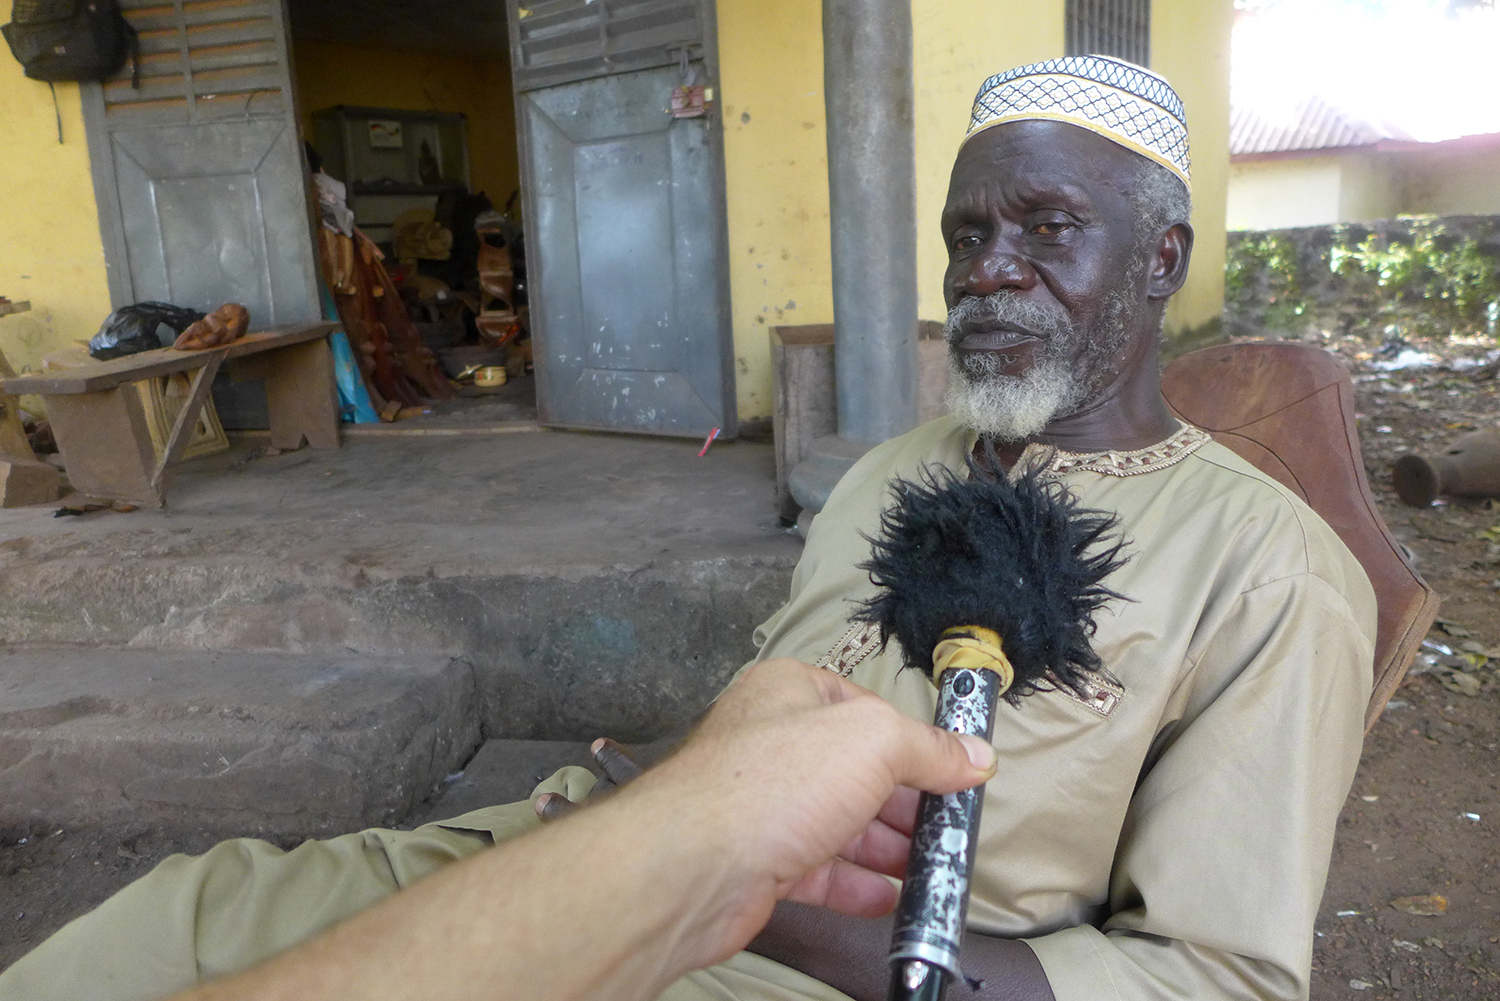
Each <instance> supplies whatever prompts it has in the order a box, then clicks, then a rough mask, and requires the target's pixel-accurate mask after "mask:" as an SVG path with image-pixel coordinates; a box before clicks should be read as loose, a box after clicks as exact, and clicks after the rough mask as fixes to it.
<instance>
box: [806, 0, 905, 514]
mask: <svg viewBox="0 0 1500 1001" xmlns="http://www.w3.org/2000/svg"><path fill="white" fill-rule="evenodd" d="M823 86H824V102H825V104H826V106H827V112H828V189H829V211H830V229H831V233H830V235H831V243H832V251H833V320H834V371H835V390H836V394H837V397H838V434H837V435H836V436H830V437H829V438H827V439H820V440H819V441H818V442H817V443H815V444H814V447H813V451H812V454H810V455H809V456H808V458H807V459H805V460H804V461H803V462H802V463H801V464H800V465H799V466H798V467H797V468H796V469H795V470H794V471H793V473H792V476H791V490H792V494H793V496H794V497H795V498H796V499H797V501H798V502H799V503H800V504H801V505H802V506H803V507H804V508H806V509H808V510H811V511H815V512H816V511H818V510H821V509H822V506H823V503H824V502H825V501H826V500H827V499H828V494H829V492H830V491H831V490H832V489H833V487H834V484H835V483H837V482H838V479H839V477H841V476H842V475H843V474H844V472H845V471H846V470H847V469H848V468H849V466H851V465H852V464H853V463H854V460H855V459H857V458H858V457H859V456H860V455H862V454H863V453H864V452H865V451H866V450H868V449H869V448H870V446H872V445H876V444H879V443H880V442H882V441H885V440H886V439H888V438H893V437H895V436H896V435H899V434H901V433H903V432H905V431H909V430H910V429H911V428H913V427H915V426H916V423H917V265H916V245H917V233H916V151H915V140H914V129H913V119H912V106H913V97H912V50H911V3H910V0H823Z"/></svg>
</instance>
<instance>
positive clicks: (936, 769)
mask: <svg viewBox="0 0 1500 1001" xmlns="http://www.w3.org/2000/svg"><path fill="white" fill-rule="evenodd" d="M893 711H894V710H893ZM896 717H897V718H896V719H895V721H894V722H895V725H896V726H897V727H898V733H897V734H896V735H895V736H896V739H894V740H892V741H890V742H888V744H887V746H888V747H890V748H891V750H892V753H891V754H890V756H889V757H888V758H887V761H889V762H890V764H891V767H892V777H893V778H894V779H895V780H896V784H897V785H898V786H910V787H911V788H913V789H922V790H924V791H926V792H936V793H949V792H958V791H959V790H961V789H969V788H972V787H973V786H976V785H979V784H980V783H982V782H988V781H989V780H990V779H991V778H993V777H994V774H995V768H996V758H995V749H994V748H993V747H992V746H990V743H989V741H987V740H985V739H984V738H982V737H975V736H973V735H972V734H966V733H950V732H948V731H946V730H940V729H938V728H937V727H935V726H931V725H930V724H926V723H918V722H917V721H916V720H913V719H909V718H907V717H905V716H901V715H899V714H896Z"/></svg>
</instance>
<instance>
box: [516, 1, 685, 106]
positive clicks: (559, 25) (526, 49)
mask: <svg viewBox="0 0 1500 1001" xmlns="http://www.w3.org/2000/svg"><path fill="white" fill-rule="evenodd" d="M703 20H704V15H703V11H702V0H539V2H536V3H527V2H526V0H521V2H520V3H519V4H516V3H514V0H513V2H512V4H511V58H512V66H513V72H514V75H515V82H516V89H517V90H521V91H527V90H535V89H537V88H540V87H551V86H555V85H557V84H561V83H569V82H572V81H575V80H588V79H591V78H593V77H600V76H606V75H609V74H613V73H623V72H626V71H629V70H639V69H650V68H651V67H654V66H667V65H671V64H672V63H675V62H677V61H678V60H679V59H680V58H681V56H680V53H681V52H682V51H683V50H684V49H687V50H688V54H689V57H690V58H693V59H703V58H708V59H709V61H710V65H712V59H713V54H711V53H705V52H704V51H703V39H704V37H705V35H706V31H705V26H704V23H703Z"/></svg>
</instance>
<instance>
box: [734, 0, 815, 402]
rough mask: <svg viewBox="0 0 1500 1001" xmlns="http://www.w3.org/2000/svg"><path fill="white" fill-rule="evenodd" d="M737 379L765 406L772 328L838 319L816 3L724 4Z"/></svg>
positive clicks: (740, 0) (744, 0)
mask: <svg viewBox="0 0 1500 1001" xmlns="http://www.w3.org/2000/svg"><path fill="white" fill-rule="evenodd" d="M718 8H719V86H720V91H721V95H722V97H721V99H722V101H723V105H722V111H723V119H724V174H725V182H726V185H727V202H728V206H729V213H728V223H729V283H730V298H731V303H732V306H733V324H734V353H735V383H736V387H737V391H738V395H739V413H740V416H741V417H742V418H750V417H764V416H766V415H768V414H770V412H771V348H770V335H769V330H770V328H771V327H773V326H777V325H779V324H799V323H830V322H832V320H833V292H832V287H831V285H832V264H831V262H830V256H829V236H828V139H827V126H826V119H825V117H824V114H823V14H822V4H821V3H820V2H819V0H720V2H719V5H718Z"/></svg>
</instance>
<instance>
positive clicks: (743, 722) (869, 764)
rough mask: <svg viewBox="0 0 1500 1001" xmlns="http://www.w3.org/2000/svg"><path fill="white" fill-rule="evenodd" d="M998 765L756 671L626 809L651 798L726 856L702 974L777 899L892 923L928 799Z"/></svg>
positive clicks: (842, 690)
mask: <svg viewBox="0 0 1500 1001" xmlns="http://www.w3.org/2000/svg"><path fill="white" fill-rule="evenodd" d="M994 768H995V754H994V750H993V748H991V747H990V745H989V744H988V743H986V742H985V741H983V740H980V739H978V738H974V737H960V736H958V735H956V734H951V733H947V732H945V731H942V730H939V729H937V728H936V727H933V726H929V725H927V724H925V723H919V722H917V721H915V720H913V719H910V718H908V717H906V716H903V715H902V714H901V713H899V712H898V711H897V710H896V709H894V708H893V707H892V706H891V705H890V704H889V703H887V702H886V701H884V700H883V699H881V698H879V697H878V696H876V695H874V694H873V693H871V692H869V691H867V690H866V689H863V688H860V687H859V686H857V685H854V684H852V683H850V682H848V681H845V680H844V679H842V678H839V677H838V676H837V675H834V674H832V673H831V672H829V671H826V670H819V669H817V668H814V667H811V666H809V665H807V664H803V663H800V662H797V661H791V660H779V661H768V662H765V663H762V664H758V665H756V666H755V667H753V668H751V669H750V670H749V671H747V672H746V673H745V674H744V675H743V676H742V677H741V678H740V680H739V681H738V682H737V683H736V684H734V685H733V686H731V687H730V688H729V690H728V691H726V692H725V693H724V695H723V696H721V697H720V699H719V701H718V703H717V704H716V705H715V706H714V708H713V710H712V711H711V712H710V713H709V714H708V716H707V717H706V718H705V720H704V721H703V723H702V725H701V726H700V727H699V729H698V731H697V732H696V733H694V734H693V736H692V738H691V739H690V740H689V741H688V742H687V744H686V745H684V747H683V748H682V749H681V750H680V751H679V752H678V753H677V754H676V755H674V756H673V757H672V758H669V759H668V760H667V761H666V762H664V763H663V764H661V765H659V766H658V767H657V768H656V769H654V770H652V771H650V772H648V773H646V775H645V776H643V777H642V778H641V779H639V780H638V781H637V782H635V783H634V784H633V785H632V786H631V787H630V788H629V789H626V790H625V791H623V792H621V793H620V794H619V795H618V796H617V797H615V800H616V803H617V805H618V806H619V807H622V808H623V807H626V806H630V807H633V808H638V806H639V805H644V803H645V802H647V801H649V802H650V803H652V804H653V808H654V809H657V810H660V811H661V813H660V814H659V815H660V816H663V817H680V818H681V825H680V828H681V833H684V834H687V835H688V837H689V843H690V844H692V843H698V844H702V845H703V847H704V849H705V850H708V851H710V852H713V851H714V846H715V845H717V846H718V851H719V852H721V853H722V858H721V865H720V869H721V872H720V874H719V875H720V876H721V881H720V882H719V883H717V884H716V885H715V886H714V888H713V890H712V892H705V893H703V894H700V899H699V900H698V901H697V905H698V906H697V908H696V910H695V912H694V913H695V914H696V916H695V918H694V919H693V920H694V924H693V925H691V926H689V927H690V928H692V929H696V931H697V933H698V935H697V937H698V938H699V942H698V945H697V948H698V949H699V950H700V951H698V952H697V953H696V954H695V955H693V956H692V958H691V963H692V965H691V966H689V967H686V968H693V967H694V966H702V965H708V964H710V963H713V962H717V961H719V960H721V959H723V958H725V957H726V956H729V955H731V954H733V953H734V952H735V951H736V950H738V949H740V948H742V947H743V946H744V945H745V944H746V943H747V942H748V941H749V940H750V939H751V938H752V937H753V936H754V935H755V933H756V932H757V931H759V930H760V928H761V927H762V926H763V925H764V924H765V922H766V920H767V919H768V918H769V916H770V913H771V910H772V908H773V906H774V905H775V903H776V901H777V900H782V899H784V900H795V901H798V902H802V903H812V904H818V905H821V906H825V907H830V908H833V909H835V910H839V911H842V912H844V913H848V914H858V915H864V916H876V915H879V914H884V913H886V912H887V911H889V910H890V909H891V908H892V907H893V906H894V905H895V902H896V891H895V889H894V888H893V887H892V886H891V885H890V883H889V882H887V881H886V880H885V879H883V878H882V877H881V876H879V875H877V873H880V872H885V873H890V874H894V875H899V874H901V872H902V869H903V868H904V866H905V862H906V853H907V838H906V835H907V834H909V832H910V826H911V820H912V814H913V813H914V811H915V807H916V792H915V790H918V789H920V790H925V791H928V792H937V793H945V792H954V791H957V790H959V789H966V788H968V787H970V786H973V785H976V784H978V783H980V782H983V781H985V780H987V779H988V778H989V777H990V776H991V775H993V774H994ZM694 834H696V840H694ZM674 836H675V835H674ZM685 944H686V943H685Z"/></svg>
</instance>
